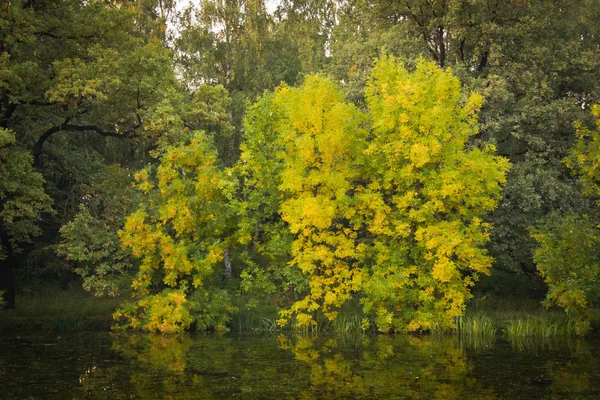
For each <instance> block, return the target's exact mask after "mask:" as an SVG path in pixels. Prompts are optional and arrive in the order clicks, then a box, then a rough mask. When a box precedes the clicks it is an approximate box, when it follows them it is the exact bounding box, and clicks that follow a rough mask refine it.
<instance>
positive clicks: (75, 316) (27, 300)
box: [0, 288, 122, 331]
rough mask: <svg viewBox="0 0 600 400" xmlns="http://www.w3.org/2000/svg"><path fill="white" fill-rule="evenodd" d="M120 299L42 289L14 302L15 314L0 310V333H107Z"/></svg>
mask: <svg viewBox="0 0 600 400" xmlns="http://www.w3.org/2000/svg"><path fill="white" fill-rule="evenodd" d="M121 301H122V298H98V297H94V296H92V295H91V294H89V293H87V292H85V291H84V290H83V289H81V288H70V289H68V290H61V289H59V288H46V289H44V290H43V291H40V292H38V293H27V294H26V295H20V296H17V298H16V303H17V308H16V309H15V310H7V309H2V310H0V331H36V330H40V331H82V330H88V329H109V328H110V325H111V322H112V313H113V311H114V310H115V309H116V308H117V307H118V306H119V304H120V303H121Z"/></svg>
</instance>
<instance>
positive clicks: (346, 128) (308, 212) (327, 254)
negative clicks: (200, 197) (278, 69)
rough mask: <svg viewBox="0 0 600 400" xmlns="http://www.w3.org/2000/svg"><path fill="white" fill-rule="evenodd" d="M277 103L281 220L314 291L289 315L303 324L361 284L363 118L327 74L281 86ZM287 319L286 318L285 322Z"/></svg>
mask: <svg viewBox="0 0 600 400" xmlns="http://www.w3.org/2000/svg"><path fill="white" fill-rule="evenodd" d="M275 104H276V105H277V106H279V107H281V110H282V113H283V115H284V117H283V118H282V121H284V122H285V124H282V125H281V126H280V127H279V130H278V133H279V136H278V138H277V139H278V141H279V143H280V146H281V147H282V149H283V153H282V154H281V157H282V159H283V169H282V171H281V181H282V184H281V185H280V187H279V189H280V190H281V192H282V193H283V195H284V201H282V202H281V204H280V213H281V217H282V219H283V220H284V221H285V222H287V223H288V224H289V229H290V232H291V233H292V234H294V235H295V240H294V242H293V243H292V248H291V254H292V257H293V258H292V260H291V264H292V265H294V266H295V267H297V268H299V269H300V270H301V271H302V273H303V274H304V275H305V276H306V277H307V279H308V285H309V294H308V295H307V296H306V297H304V298H303V299H301V300H299V301H297V302H296V303H294V304H293V305H292V307H291V309H290V310H289V311H285V312H283V313H282V317H283V318H289V317H290V316H292V315H295V318H296V320H297V324H298V325H300V326H303V325H307V324H308V323H310V322H313V323H314V322H315V320H314V318H313V316H312V315H311V313H312V312H314V311H317V310H320V311H322V312H323V314H324V315H325V316H326V317H327V318H329V319H335V317H336V316H337V311H335V310H336V308H339V307H340V306H342V305H343V304H344V303H345V302H346V301H347V300H349V299H350V298H351V295H352V292H355V291H357V290H358V289H359V288H360V285H361V281H362V279H363V278H362V274H361V272H360V270H359V269H358V268H356V266H355V265H353V262H352V260H353V259H356V258H357V250H356V246H355V241H356V240H357V237H358V236H357V231H358V229H359V228H360V220H359V219H354V221H353V220H352V217H353V216H354V214H355V213H356V211H355V208H356V206H355V200H356V199H355V198H354V197H353V196H351V195H350V194H351V192H352V191H353V190H355V189H356V181H357V180H358V178H359V176H360V171H361V170H360V166H359V163H358V162H357V156H356V155H357V154H360V152H361V147H360V146H361V142H362V140H361V137H362V136H364V131H363V130H362V129H360V123H361V122H362V120H363V117H362V116H361V115H360V113H358V111H357V110H356V109H355V108H354V107H352V106H351V105H349V104H347V103H344V101H343V97H342V94H341V93H340V92H339V91H337V90H336V88H335V86H334V85H333V84H332V83H330V82H329V81H327V80H324V79H322V78H317V77H309V78H307V79H306V81H305V83H304V84H303V85H302V86H301V88H299V89H288V88H282V89H280V90H279V91H278V92H277V95H276V99H275ZM284 321H285V319H282V323H283V322H284Z"/></svg>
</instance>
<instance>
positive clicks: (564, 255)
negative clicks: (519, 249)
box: [531, 214, 600, 335]
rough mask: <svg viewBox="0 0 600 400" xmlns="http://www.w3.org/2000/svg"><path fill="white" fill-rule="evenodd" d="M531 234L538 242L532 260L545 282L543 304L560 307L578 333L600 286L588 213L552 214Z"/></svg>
mask: <svg viewBox="0 0 600 400" xmlns="http://www.w3.org/2000/svg"><path fill="white" fill-rule="evenodd" d="M531 236H532V237H533V238H534V239H535V240H536V241H537V242H538V245H539V247H538V248H537V249H536V250H535V254H534V260H535V263H536V266H537V268H538V271H539V273H540V275H541V277H542V278H543V279H544V281H545V282H546V284H547V285H548V294H547V296H546V300H545V302H544V305H545V306H546V307H550V306H552V305H557V306H559V307H561V308H563V309H564V310H565V311H566V312H567V314H568V315H569V316H570V317H572V318H573V320H574V321H575V324H576V325H575V329H576V330H577V333H578V334H579V335H585V334H586V333H587V332H588V331H589V329H590V312H591V309H592V308H593V307H594V306H596V305H597V304H598V300H599V299H600V289H599V287H598V279H600V252H599V251H598V248H599V245H600V234H598V230H597V228H596V227H595V226H594V224H593V223H592V222H591V221H590V218H589V217H588V216H583V217H579V216H576V215H567V216H561V215H558V214H553V215H551V216H550V217H549V218H547V219H546V220H545V221H543V223H542V224H540V225H539V226H538V227H536V228H535V229H532V231H531Z"/></svg>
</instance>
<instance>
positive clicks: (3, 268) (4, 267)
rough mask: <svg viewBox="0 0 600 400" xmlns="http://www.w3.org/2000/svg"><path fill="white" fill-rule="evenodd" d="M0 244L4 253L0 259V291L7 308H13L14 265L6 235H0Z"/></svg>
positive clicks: (14, 260)
mask: <svg viewBox="0 0 600 400" xmlns="http://www.w3.org/2000/svg"><path fill="white" fill-rule="evenodd" d="M0 243H1V244H2V247H3V250H4V252H5V256H6V257H5V258H4V259H0V290H1V291H4V296H3V297H4V301H5V302H6V307H7V308H15V276H14V266H15V263H16V259H15V256H14V254H13V251H12V248H11V245H10V242H9V241H8V235H7V234H4V233H2V234H1V235H0Z"/></svg>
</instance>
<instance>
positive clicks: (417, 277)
mask: <svg viewBox="0 0 600 400" xmlns="http://www.w3.org/2000/svg"><path fill="white" fill-rule="evenodd" d="M461 96H462V94H461V90H460V84H459V81H458V79H457V78H455V77H453V76H452V75H451V73H449V72H445V71H442V70H440V69H439V68H437V67H436V66H435V64H433V63H427V62H424V61H421V62H419V64H418V65H417V68H416V70H415V72H414V73H409V72H408V71H407V70H406V69H404V68H403V67H402V66H401V65H399V64H398V63H397V62H396V61H395V60H394V59H393V58H384V59H382V60H380V61H379V62H378V63H377V64H376V67H375V69H374V71H373V74H372V78H371V80H370V82H369V85H368V88H367V102H368V105H369V108H370V112H371V115H372V120H373V134H372V136H371V140H370V141H369V146H368V148H367V150H366V152H367V154H368V155H369V160H370V165H371V168H372V169H371V176H370V178H371V182H369V184H368V185H366V186H365V187H364V189H362V190H361V191H359V192H358V193H359V196H360V197H361V199H363V201H362V204H364V207H365V209H364V211H363V212H364V213H365V215H366V216H367V218H366V223H367V226H368V231H369V234H370V235H371V237H372V239H371V250H370V254H369V255H368V256H369V259H367V260H366V261H367V263H368V264H367V265H368V266H369V268H370V276H369V279H368V280H366V282H365V285H364V291H365V298H364V300H363V302H364V304H365V310H367V311H368V312H372V313H375V314H376V315H377V317H376V324H377V326H378V328H379V329H380V330H383V331H387V330H396V331H406V330H408V331H422V330H430V329H431V328H432V327H433V324H434V321H437V323H439V324H440V325H441V328H442V329H444V330H445V329H450V328H452V327H453V326H454V322H453V320H454V318H455V317H458V316H460V315H462V313H463V312H464V309H465V305H466V301H467V300H468V299H469V298H470V297H471V295H470V292H469V288H470V287H472V286H473V285H474V283H475V282H476V281H477V277H478V274H480V273H483V274H488V273H489V268H490V266H491V263H492V258H491V257H489V256H488V255H487V252H486V250H485V249H484V247H483V246H484V245H485V244H486V242H487V241H488V240H489V231H490V229H491V225H490V224H488V223H486V222H484V221H483V219H482V218H483V217H484V216H485V213H486V212H489V211H491V210H493V209H494V208H495V207H496V204H497V202H498V200H499V199H500V190H501V187H502V185H503V184H504V183H505V182H506V180H505V177H504V175H505V173H506V171H507V170H508V162H507V160H506V159H504V158H501V157H497V156H494V155H493V152H494V147H493V146H491V145H488V146H486V147H484V148H483V149H479V148H471V149H468V148H467V141H468V140H469V138H470V137H471V136H473V135H475V134H476V133H477V125H476V122H477V114H476V112H477V110H478V109H479V108H480V106H481V101H482V98H481V96H479V95H477V94H471V95H470V96H469V97H468V98H466V99H465V100H464V101H463V99H462V97H461Z"/></svg>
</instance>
